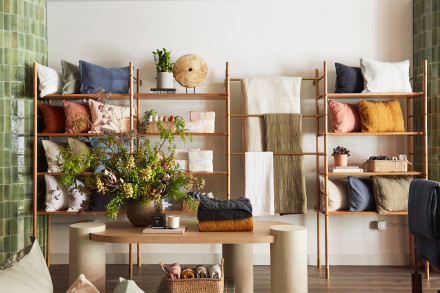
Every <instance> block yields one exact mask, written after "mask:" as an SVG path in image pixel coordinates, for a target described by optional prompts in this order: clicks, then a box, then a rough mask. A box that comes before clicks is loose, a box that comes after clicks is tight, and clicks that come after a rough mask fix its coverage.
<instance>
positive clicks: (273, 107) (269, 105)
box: [241, 76, 301, 152]
mask: <svg viewBox="0 0 440 293" xmlns="http://www.w3.org/2000/svg"><path fill="white" fill-rule="evenodd" d="M241 84H242V91H243V113H244V114H267V113H301V107H300V91H301V77H287V76H267V77H246V78H243V80H242V83H241ZM263 137H264V135H263V121H262V119H261V118H259V117H249V118H245V119H244V120H243V144H244V150H245V152H261V151H263Z"/></svg>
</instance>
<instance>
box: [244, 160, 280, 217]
mask: <svg viewBox="0 0 440 293" xmlns="http://www.w3.org/2000/svg"><path fill="white" fill-rule="evenodd" d="M273 171H274V169H273V153H272V152H247V153H245V175H246V182H245V196H246V197H247V198H249V200H250V202H251V204H252V209H253V212H252V214H253V215H254V216H270V215H273V214H274V173H273Z"/></svg>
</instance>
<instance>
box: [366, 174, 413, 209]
mask: <svg viewBox="0 0 440 293" xmlns="http://www.w3.org/2000/svg"><path fill="white" fill-rule="evenodd" d="M412 180H413V177H412V176H388V177H381V176H374V177H373V188H374V199H375V201H376V208H377V211H378V212H379V213H386V212H398V211H407V210H408V195H409V186H410V184H411V181H412Z"/></svg>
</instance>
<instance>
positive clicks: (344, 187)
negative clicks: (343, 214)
mask: <svg viewBox="0 0 440 293" xmlns="http://www.w3.org/2000/svg"><path fill="white" fill-rule="evenodd" d="M327 184H328V211H339V210H348V180H347V179H335V180H328V183H327ZM319 188H320V191H321V207H322V209H324V207H325V194H324V193H325V177H324V176H319Z"/></svg>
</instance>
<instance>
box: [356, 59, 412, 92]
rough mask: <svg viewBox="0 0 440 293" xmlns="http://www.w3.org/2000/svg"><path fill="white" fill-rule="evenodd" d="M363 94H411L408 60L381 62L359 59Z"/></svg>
mask: <svg viewBox="0 0 440 293" xmlns="http://www.w3.org/2000/svg"><path fill="white" fill-rule="evenodd" d="M361 71H362V76H363V77H364V90H363V92H364V93H387V92H388V93H391V92H402V93H410V92H412V89H411V83H410V81H409V60H405V61H401V62H381V61H376V60H373V59H370V58H361Z"/></svg>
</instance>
